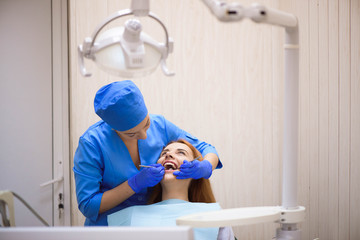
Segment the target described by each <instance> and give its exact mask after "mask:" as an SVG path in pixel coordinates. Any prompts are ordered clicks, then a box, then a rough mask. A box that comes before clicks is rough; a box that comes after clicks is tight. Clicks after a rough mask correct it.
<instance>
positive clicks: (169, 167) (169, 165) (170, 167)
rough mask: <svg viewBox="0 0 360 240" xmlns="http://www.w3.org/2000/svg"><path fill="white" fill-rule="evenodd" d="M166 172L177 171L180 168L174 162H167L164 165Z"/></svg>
mask: <svg viewBox="0 0 360 240" xmlns="http://www.w3.org/2000/svg"><path fill="white" fill-rule="evenodd" d="M163 166H164V168H165V170H177V169H178V167H177V165H176V164H175V163H174V162H171V161H165V162H164V164H163Z"/></svg>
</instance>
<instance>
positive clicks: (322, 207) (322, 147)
mask: <svg viewBox="0 0 360 240" xmlns="http://www.w3.org/2000/svg"><path fill="white" fill-rule="evenodd" d="M328 10H329V8H328V0H320V1H319V6H318V14H319V50H318V52H319V59H318V67H319V80H318V81H319V88H318V91H319V92H318V99H319V100H318V101H319V112H318V115H319V130H318V132H319V149H318V150H317V151H318V152H319V173H318V181H319V189H318V190H319V196H318V198H319V211H318V212H319V219H322V217H323V216H326V215H327V214H328V212H329V197H330V192H329V190H330V189H329V22H328V21H329V19H328ZM318 228H319V236H321V238H322V239H329V221H321V224H320V223H319V224H318Z"/></svg>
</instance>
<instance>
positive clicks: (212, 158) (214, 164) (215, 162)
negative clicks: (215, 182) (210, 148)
mask: <svg viewBox="0 0 360 240" xmlns="http://www.w3.org/2000/svg"><path fill="white" fill-rule="evenodd" d="M204 159H205V160H208V161H209V162H210V163H211V165H212V170H214V169H215V168H216V167H217V165H218V163H219V158H218V156H217V155H216V154H215V153H208V154H206V155H205V156H204Z"/></svg>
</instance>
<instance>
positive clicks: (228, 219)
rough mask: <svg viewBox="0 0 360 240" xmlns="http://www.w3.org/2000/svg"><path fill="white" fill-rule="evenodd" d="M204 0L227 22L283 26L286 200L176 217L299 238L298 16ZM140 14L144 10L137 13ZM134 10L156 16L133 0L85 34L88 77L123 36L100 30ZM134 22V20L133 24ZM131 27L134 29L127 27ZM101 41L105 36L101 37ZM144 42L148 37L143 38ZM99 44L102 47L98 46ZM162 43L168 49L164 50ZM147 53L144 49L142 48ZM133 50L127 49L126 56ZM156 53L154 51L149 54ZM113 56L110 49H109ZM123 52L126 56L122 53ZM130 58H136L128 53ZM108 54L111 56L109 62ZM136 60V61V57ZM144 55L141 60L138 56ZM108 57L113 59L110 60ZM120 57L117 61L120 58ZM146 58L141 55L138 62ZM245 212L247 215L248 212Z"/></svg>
mask: <svg viewBox="0 0 360 240" xmlns="http://www.w3.org/2000/svg"><path fill="white" fill-rule="evenodd" d="M202 1H203V3H204V4H205V5H206V6H207V7H208V8H209V9H210V11H211V13H212V14H213V15H215V16H216V17H217V19H218V20H220V21H224V22H233V21H239V20H242V19H243V18H249V19H251V20H252V21H254V22H256V23H267V24H270V25H277V26H279V27H283V28H284V29H285V44H284V50H285V54H284V57H285V61H284V64H285V67H284V71H285V74H284V79H285V81H284V82H285V83H284V85H285V86H284V101H283V102H284V126H283V129H284V131H283V134H284V137H283V159H282V163H283V168H282V169H283V170H282V174H283V177H282V204H281V206H275V207H255V208H235V209H224V210H219V211H215V212H209V213H208V214H205V213H202V214H198V215H191V216H185V217H181V218H179V219H178V221H177V223H178V225H189V226H199V225H202V226H205V225H207V226H209V225H210V224H211V226H219V227H221V226H236V225H249V224H254V223H265V222H277V223H279V224H280V228H278V229H277V231H276V238H274V239H277V240H287V239H294V240H300V239H301V231H300V229H299V227H298V224H299V223H301V222H302V221H304V219H305V208H304V207H302V206H298V204H297V161H298V118H299V117H298V116H299V115H298V112H299V106H298V105H299V103H298V99H299V33H298V30H299V29H298V20H297V18H296V16H294V15H293V14H289V13H286V12H283V11H279V10H276V9H273V8H268V7H266V6H263V5H261V4H257V3H254V4H252V5H251V6H250V7H247V8H245V7H242V6H241V5H240V4H238V3H226V2H223V1H218V0H202ZM139 13H140V14H139ZM129 14H133V15H135V16H139V15H141V16H148V17H150V18H154V15H153V14H152V13H150V12H149V0H133V1H132V5H131V10H125V11H123V12H118V13H117V14H115V15H114V16H112V17H110V18H109V19H108V20H107V21H105V23H104V24H102V25H100V26H99V27H98V28H97V29H96V31H95V32H94V34H93V36H92V38H86V39H85V41H84V43H83V45H79V65H80V70H81V73H82V74H83V75H84V76H90V74H88V73H87V72H86V69H85V67H84V63H83V58H84V57H86V58H89V59H92V60H94V59H95V58H94V55H95V54H96V53H98V51H100V50H101V49H102V48H104V47H101V46H109V45H112V44H113V43H114V42H120V41H119V40H114V39H115V38H114V37H113V39H112V40H110V43H109V41H104V42H99V43H98V44H95V40H96V36H97V35H98V33H99V32H100V30H101V29H102V28H103V27H104V26H105V25H106V24H107V23H109V22H110V21H112V20H114V19H115V18H119V17H121V16H125V15H129ZM155 19H156V20H157V21H158V23H160V25H161V26H162V27H163V29H164V31H165V32H166V39H165V44H159V45H158V48H157V49H158V50H159V51H160V52H161V50H163V52H161V58H160V61H154V63H155V62H156V63H157V64H158V63H159V62H160V63H161V67H162V70H163V72H164V74H165V75H167V76H171V75H173V73H170V72H169V71H168V69H167V67H166V64H165V60H166V58H167V56H168V55H169V53H171V52H172V50H173V49H172V48H173V42H172V40H170V38H169V37H168V35H167V30H166V28H165V26H164V25H163V23H162V22H161V21H160V20H158V19H157V18H155ZM134 25H135V24H134ZM125 28H129V29H130V30H129V31H131V27H129V26H125ZM139 29H140V26H136V29H133V30H134V31H137V33H136V34H138V35H142V33H139V32H140V31H141V30H140V31H139ZM118 38H126V34H125V30H122V31H121V32H120V35H119V36H118ZM139 39H140V40H142V37H140V38H139V36H136V40H134V41H135V42H136V41H138V42H139V44H137V43H136V44H137V45H136V44H135V45H136V46H138V47H139V46H140V47H141V41H139ZM100 41H102V40H100ZM142 41H143V42H144V43H145V42H146V40H145V38H144V40H142ZM98 46H99V47H98ZM160 46H163V47H164V48H161V47H160ZM142 53H144V52H142ZM124 54H125V55H126V54H131V53H130V52H126V51H124V53H123V55H124ZM151 54H152V53H151ZM109 56H110V53H109ZM121 56H122V55H121ZM127 57H128V58H130V59H131V58H132V57H130V56H127ZM109 59H110V57H108V59H107V60H109ZM134 59H137V58H135V57H134ZM139 59H140V58H139ZM109 61H110V60H109ZM117 61H118V60H117ZM139 61H140V62H141V61H142V60H141V59H140V60H139ZM122 66H125V68H127V69H126V70H123V69H121V70H120V71H119V72H120V74H119V75H121V74H123V73H127V72H129V71H130V72H131V73H132V76H136V73H135V72H136V71H139V74H140V75H141V76H143V75H144V74H150V73H151V72H152V71H153V70H154V69H155V68H156V66H155V67H154V66H152V70H151V71H149V69H146V68H144V67H143V66H141V65H138V66H131V65H130V64H127V65H126V64H125V65H124V64H123V65H122ZM244 215H246V216H244Z"/></svg>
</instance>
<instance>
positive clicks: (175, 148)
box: [157, 142, 194, 180]
mask: <svg viewBox="0 0 360 240" xmlns="http://www.w3.org/2000/svg"><path fill="white" fill-rule="evenodd" d="M193 159H194V154H193V152H192V151H191V149H190V148H189V147H188V146H187V145H186V144H183V143H177V142H176V143H171V144H169V145H168V146H167V147H166V148H164V149H163V151H162V152H161V154H160V158H159V160H158V161H157V163H160V164H161V165H163V166H164V167H165V175H164V179H165V180H166V179H168V178H175V176H174V175H173V172H174V171H179V168H180V166H181V164H182V163H183V162H184V160H188V161H191V160H193ZM175 179H176V178H175Z"/></svg>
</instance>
